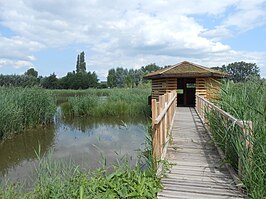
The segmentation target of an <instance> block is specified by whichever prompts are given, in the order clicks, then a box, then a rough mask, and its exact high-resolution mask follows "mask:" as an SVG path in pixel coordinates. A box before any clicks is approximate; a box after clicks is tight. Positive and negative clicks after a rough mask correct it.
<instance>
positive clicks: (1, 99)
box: [0, 87, 55, 139]
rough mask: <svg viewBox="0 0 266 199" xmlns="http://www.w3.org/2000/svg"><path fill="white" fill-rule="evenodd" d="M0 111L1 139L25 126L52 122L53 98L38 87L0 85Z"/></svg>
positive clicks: (29, 126)
mask: <svg viewBox="0 0 266 199" xmlns="http://www.w3.org/2000/svg"><path fill="white" fill-rule="evenodd" d="M0 112H1V117H0V139H3V138H6V137H10V136H12V135H13V134H15V133H18V132H21V131H23V130H24V129H25V128H31V127H34V126H36V125H40V124H42V125H44V124H47V123H50V122H52V121H53V115H54V113H55V103H54V98H53V97H52V94H51V93H50V92H49V91H46V90H44V89H40V88H10V87H9V88H5V87H0Z"/></svg>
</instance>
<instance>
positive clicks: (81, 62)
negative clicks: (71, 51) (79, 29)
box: [76, 51, 86, 73]
mask: <svg viewBox="0 0 266 199" xmlns="http://www.w3.org/2000/svg"><path fill="white" fill-rule="evenodd" d="M76 71H77V73H79V72H82V73H85V72H86V62H85V53H84V51H82V52H81V53H80V54H79V55H78V57H77V64H76Z"/></svg>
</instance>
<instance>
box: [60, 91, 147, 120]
mask: <svg viewBox="0 0 266 199" xmlns="http://www.w3.org/2000/svg"><path fill="white" fill-rule="evenodd" d="M81 93H82V94H81ZM58 94H59V92H57V95H58ZM62 94H64V95H67V91H62ZM149 95H150V89H140V88H134V89H101V90H97V89H89V90H87V91H86V92H84V91H82V92H80V95H78V96H75V97H70V98H69V99H68V102H67V103H64V104H63V105H62V110H63V113H64V114H65V115H68V116H93V117H109V116H123V115H126V116H135V115H145V116H149V115H150V108H149V106H148V96H149ZM99 96H101V97H99Z"/></svg>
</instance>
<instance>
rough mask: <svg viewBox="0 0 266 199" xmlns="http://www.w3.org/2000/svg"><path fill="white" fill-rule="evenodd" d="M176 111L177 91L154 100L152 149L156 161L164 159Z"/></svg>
mask: <svg viewBox="0 0 266 199" xmlns="http://www.w3.org/2000/svg"><path fill="white" fill-rule="evenodd" d="M175 110H176V91H172V92H170V93H165V94H164V95H161V96H159V100H158V101H156V100H155V99H153V100H152V148H153V158H154V160H155V161H159V160H162V159H164V157H165V155H166V150H167V146H168V143H169V135H170V131H171V128H172V126H173V120H174V114H175Z"/></svg>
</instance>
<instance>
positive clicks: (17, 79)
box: [0, 52, 260, 89]
mask: <svg viewBox="0 0 266 199" xmlns="http://www.w3.org/2000/svg"><path fill="white" fill-rule="evenodd" d="M165 67H168V66H165ZM162 68H163V67H160V66H157V65H156V64H155V63H153V64H149V65H147V66H142V67H141V68H139V69H127V68H122V67H117V68H112V69H110V70H109V71H108V75H107V83H106V84H100V83H99V79H98V76H97V74H96V73H95V72H90V71H89V72H87V71H86V62H85V53H84V52H81V53H80V54H79V55H78V56H77V64H76V70H75V71H72V72H69V73H67V75H66V76H64V77H62V78H57V76H56V74H54V73H53V74H51V75H49V76H47V77H42V76H38V72H37V71H36V70H35V69H33V68H30V69H28V70H27V71H26V72H25V73H24V74H23V75H1V74H0V86H20V87H32V86H41V87H43V88H47V89H87V88H107V87H109V88H115V87H118V88H122V87H127V88H133V87H137V86H139V85H140V84H143V83H146V82H148V81H147V80H144V79H143V76H144V75H146V74H148V73H151V72H154V71H156V70H159V69H162ZM212 68H213V69H216V70H220V71H223V72H226V73H228V74H229V75H230V76H229V79H230V80H232V81H234V82H243V81H245V80H248V79H250V78H253V77H256V78H259V77H260V74H259V68H258V66H257V65H256V64H255V63H246V62H243V61H241V62H234V63H230V64H228V65H222V66H221V67H219V66H217V67H212Z"/></svg>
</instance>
